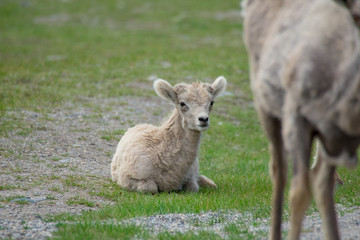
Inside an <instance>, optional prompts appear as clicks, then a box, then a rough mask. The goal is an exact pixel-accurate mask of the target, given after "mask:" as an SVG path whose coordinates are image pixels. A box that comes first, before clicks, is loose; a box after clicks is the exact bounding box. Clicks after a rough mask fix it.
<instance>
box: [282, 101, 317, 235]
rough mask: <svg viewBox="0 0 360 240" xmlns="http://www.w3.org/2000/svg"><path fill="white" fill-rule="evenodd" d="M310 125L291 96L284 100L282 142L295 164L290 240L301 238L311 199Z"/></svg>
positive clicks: (311, 137)
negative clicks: (303, 221)
mask: <svg viewBox="0 0 360 240" xmlns="http://www.w3.org/2000/svg"><path fill="white" fill-rule="evenodd" d="M312 135H313V134H312V128H311V125H310V123H309V122H308V121H307V120H306V119H305V118H304V117H303V116H301V114H300V113H299V112H298V109H297V106H296V103H294V102H293V101H292V99H291V97H287V98H285V106H284V110H283V139H284V142H285V149H286V152H287V153H288V154H289V155H290V157H291V160H292V163H293V177H292V182H291V187H290V193H289V202H290V209H291V221H290V222H291V226H290V233H289V235H288V239H299V237H300V233H301V228H302V220H303V218H304V215H305V211H306V209H307V208H308V206H309V204H310V200H311V191H310V166H309V165H310V156H311V145H312V140H313V136H312Z"/></svg>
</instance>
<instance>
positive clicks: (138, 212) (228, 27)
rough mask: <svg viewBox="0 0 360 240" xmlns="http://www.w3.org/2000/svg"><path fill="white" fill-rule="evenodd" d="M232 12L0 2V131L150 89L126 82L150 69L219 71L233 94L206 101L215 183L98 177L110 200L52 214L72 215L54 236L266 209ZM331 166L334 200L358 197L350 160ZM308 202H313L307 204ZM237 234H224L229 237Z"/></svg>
mask: <svg viewBox="0 0 360 240" xmlns="http://www.w3.org/2000/svg"><path fill="white" fill-rule="evenodd" d="M239 11H240V10H239V1H238V0H230V1H216V0H207V1H205V0H201V1H191V0H183V1H167V0H155V1H143V0H108V1H95V0H76V1H74V0H62V1H46V0H36V1H30V0H29V1H27V0H21V1H20V0H1V1H0V116H1V119H0V134H1V135H2V136H6V134H7V133H9V132H11V131H14V130H16V129H23V130H24V131H25V132H24V134H26V130H27V129H28V128H27V126H26V122H25V120H21V119H12V118H11V114H10V113H11V112H13V111H20V110H31V111H35V112H42V113H45V114H46V113H47V112H50V111H51V110H52V109H53V108H54V107H61V106H62V105H64V104H66V103H73V104H78V103H79V104H80V103H81V101H83V99H84V97H94V98H97V97H99V98H100V97H101V98H114V97H115V98H116V97H119V96H125V95H126V96H150V95H151V96H153V95H154V92H153V91H150V90H145V91H144V90H143V89H141V88H137V87H136V86H137V85H141V83H146V82H148V80H147V79H148V78H149V76H158V77H161V78H163V79H167V80H169V82H171V83H173V84H175V83H177V82H181V81H187V82H188V81H190V80H199V81H207V82H210V81H213V80H214V79H215V78H216V77H217V76H220V75H223V76H225V77H226V78H227V80H228V89H227V91H228V92H230V93H232V94H229V95H227V96H225V97H222V98H221V99H219V100H218V102H216V106H215V107H214V112H213V115H212V116H211V117H212V120H211V121H212V126H211V128H210V130H209V131H208V132H207V133H206V134H205V135H204V137H203V141H202V145H201V150H200V168H201V172H202V173H203V174H205V175H207V176H209V177H210V178H212V179H213V180H214V181H215V182H216V183H217V184H218V190H210V189H202V190H201V191H200V192H199V193H197V194H193V193H161V194H159V195H155V196H152V195H143V194H138V193H131V192H126V191H123V190H121V189H119V188H118V187H117V185H116V184H114V183H112V182H110V181H108V182H107V184H105V185H104V187H103V189H102V191H100V192H97V193H94V194H96V195H97V196H101V197H103V198H104V199H107V200H111V201H114V202H115V204H114V205H111V206H103V207H102V208H101V209H100V210H97V211H92V212H86V213H84V214H82V215H81V216H72V215H69V214H64V215H60V216H51V217H50V219H51V220H54V221H57V220H62V221H66V220H70V221H75V222H77V221H78V223H77V224H61V225H60V228H59V231H58V232H57V233H55V238H56V239H112V238H122V239H130V238H132V237H134V236H135V235H136V234H140V236H142V237H143V238H148V237H149V235H148V233H147V232H146V231H143V230H141V229H139V228H137V227H134V226H120V227H115V226H112V225H111V224H104V223H101V221H102V220H108V219H117V220H121V219H127V218H132V217H135V216H150V215H154V214H166V213H199V212H202V211H217V210H236V211H240V212H251V213H252V214H254V216H257V217H261V218H267V217H269V216H270V210H271V206H270V202H271V181H270V178H269V175H268V158H269V156H268V151H267V140H266V138H265V137H264V135H263V133H262V130H261V127H260V125H259V122H258V119H257V115H256V112H255V110H254V107H253V104H252V95H251V92H250V86H249V76H248V62H247V54H246V51H245V48H244V45H243V41H242V22H241V18H240V15H239ZM5 119H6V120H5ZM9 119H10V120H9ZM7 154H9V153H7ZM14 154H15V153H14ZM339 173H340V175H341V176H342V178H343V180H344V182H345V185H344V186H341V187H338V188H337V190H336V202H337V203H341V204H342V205H345V206H352V205H359V204H360V194H359V193H360V190H359V186H360V168H357V169H356V170H354V171H348V170H346V169H342V168H341V169H339ZM286 199H287V197H286ZM79 201H81V199H78V200H77V202H79ZM85 204H86V203H85ZM311 209H312V211H314V210H316V208H315V207H314V204H313V206H312V208H311ZM285 211H286V212H288V204H287V202H286V203H285ZM285 216H287V214H285ZM89 222H92V223H94V224H95V226H94V224H89ZM240 230H241V229H240ZM240 230H239V229H238V228H233V229H230V230H229V231H230V232H232V233H233V236H236V233H237V232H238V231H240ZM241 231H245V232H246V229H242V230H241ZM139 232H140V233H139ZM137 236H139V235H137ZM170 237H173V238H176V239H179V238H180V239H181V238H183V239H195V238H196V239H199V238H201V239H209V238H218V236H215V235H213V234H211V233H203V234H201V236H200V237H199V236H195V235H194V234H191V233H188V234H183V235H182V234H178V235H176V236H169V235H167V234H166V233H164V234H162V235H159V236H158V238H159V239H169V238H170ZM252 237H254V236H251V235H249V238H252Z"/></svg>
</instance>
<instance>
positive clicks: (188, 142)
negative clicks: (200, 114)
mask: <svg viewBox="0 0 360 240" xmlns="http://www.w3.org/2000/svg"><path fill="white" fill-rule="evenodd" d="M162 127H163V129H164V131H165V137H169V138H173V139H171V140H170V139H169V140H170V141H171V142H174V141H176V145H178V146H179V148H181V150H185V151H190V152H197V151H198V147H199V145H200V139H201V132H200V131H195V130H190V129H188V128H187V127H186V126H183V125H182V120H181V117H180V114H179V113H178V111H177V110H176V109H175V110H174V111H173V112H172V114H171V115H170V117H169V118H168V120H167V121H166V122H165V123H164V124H163V125H162ZM179 150H180V149H179Z"/></svg>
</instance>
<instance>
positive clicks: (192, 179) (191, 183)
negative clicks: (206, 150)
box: [181, 159, 199, 192]
mask: <svg viewBox="0 0 360 240" xmlns="http://www.w3.org/2000/svg"><path fill="white" fill-rule="evenodd" d="M198 177H199V162H198V160H197V159H195V161H194V162H193V163H192V164H191V166H190V167H189V169H188V170H187V172H186V174H185V176H184V180H183V184H182V186H181V189H182V190H185V191H189V192H198V191H199V184H198Z"/></svg>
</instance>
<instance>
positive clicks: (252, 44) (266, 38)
mask: <svg viewBox="0 0 360 240" xmlns="http://www.w3.org/2000/svg"><path fill="white" fill-rule="evenodd" d="M244 40H245V44H246V47H247V50H248V53H249V61H250V77H251V87H252V91H253V93H254V100H255V104H256V110H257V112H258V115H259V118H260V121H261V123H262V126H263V129H264V131H265V133H266V135H267V137H268V138H269V140H270V154H271V161H270V167H269V168H270V173H271V176H272V181H273V200H272V201H273V202H272V226H271V232H270V238H271V239H281V215H282V202H283V194H284V187H285V184H286V179H287V162H286V156H287V155H288V156H289V157H290V158H291V159H292V165H293V166H292V168H293V179H292V182H291V188H290V196H289V201H290V208H291V219H290V221H291V225H290V232H289V235H288V238H289V239H298V238H299V236H300V232H301V224H302V220H303V217H304V214H305V211H306V209H307V207H308V205H309V203H310V200H311V195H312V194H313V195H314V197H315V201H316V203H317V206H318V208H319V210H320V214H321V217H322V220H323V228H324V233H325V237H326V239H339V230H338V226H337V220H336V218H337V217H336V211H335V206H334V200H333V191H334V172H335V169H336V167H337V166H339V165H342V166H346V167H349V168H351V167H355V166H356V165H357V153H356V150H357V147H358V146H359V144H360V39H359V30H358V28H357V27H356V26H355V23H354V19H353V17H352V16H351V14H350V11H349V10H348V9H346V8H345V7H343V6H342V5H340V4H339V3H336V2H335V1H332V0H267V1H264V0H249V1H247V3H246V12H245V17H244ZM315 137H316V138H317V139H319V159H318V164H317V165H316V167H315V168H314V169H312V170H310V155H311V147H312V143H313V141H314V138H315Z"/></svg>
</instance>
